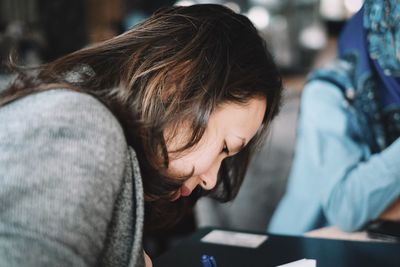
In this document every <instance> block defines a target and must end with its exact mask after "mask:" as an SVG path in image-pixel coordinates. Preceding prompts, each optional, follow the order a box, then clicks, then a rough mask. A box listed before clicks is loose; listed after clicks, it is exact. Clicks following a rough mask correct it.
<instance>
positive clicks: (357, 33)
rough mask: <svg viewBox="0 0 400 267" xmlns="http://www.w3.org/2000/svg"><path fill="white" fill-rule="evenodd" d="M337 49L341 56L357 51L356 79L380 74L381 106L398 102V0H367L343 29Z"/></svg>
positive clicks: (399, 18) (399, 88) (399, 46)
mask: <svg viewBox="0 0 400 267" xmlns="http://www.w3.org/2000/svg"><path fill="white" fill-rule="evenodd" d="M338 50H339V51H338V52H339V57H340V58H346V56H347V55H348V54H352V55H357V66H356V70H355V77H354V78H355V79H356V81H357V80H359V79H363V77H364V75H366V74H368V73H373V74H374V75H376V77H379V79H377V85H378V87H379V88H378V92H379V93H380V99H381V104H382V106H383V108H385V107H390V106H392V105H396V104H400V0H375V1H373V0H367V1H366V2H365V4H364V6H363V8H362V9H361V10H360V11H359V12H358V13H357V14H355V15H354V16H353V18H352V19H350V21H349V22H348V23H347V24H346V27H345V28H344V29H343V31H342V34H341V36H340V38H339V44H338ZM356 83H357V82H356Z"/></svg>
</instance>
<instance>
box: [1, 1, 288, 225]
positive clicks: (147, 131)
mask: <svg viewBox="0 0 400 267" xmlns="http://www.w3.org/2000/svg"><path fill="white" fill-rule="evenodd" d="M15 71H17V72H18V75H17V78H16V79H15V80H14V82H13V83H12V84H11V85H10V86H9V87H8V89H7V90H5V91H3V92H2V93H1V94H0V106H2V105H6V104H8V103H10V102H12V101H14V100H16V99H18V98H21V97H23V96H26V95H29V94H31V93H36V92H40V91H45V90H49V89H55V88H68V89H70V90H75V91H80V92H85V93H87V94H91V95H93V96H95V97H96V98H97V99H99V100H100V101H101V102H102V103H104V105H106V106H107V107H108V108H109V109H110V110H111V111H112V112H113V113H114V114H115V116H116V118H117V119H118V120H119V122H120V123H121V125H122V127H123V129H124V131H125V136H126V140H127V142H128V144H129V145H130V146H132V147H133V148H134V149H135V150H136V152H137V155H138V160H139V163H140V167H141V172H142V176H143V183H144V189H145V193H146V194H147V195H149V196H158V197H159V200H157V201H154V202H152V203H151V206H152V207H153V210H155V211H156V213H155V214H158V215H160V214H165V213H166V212H169V210H167V209H166V206H168V205H175V204H182V203H181V202H185V201H188V200H187V199H181V200H179V201H177V202H176V203H169V201H168V198H169V197H170V195H171V192H173V191H174V190H177V189H178V188H179V187H180V185H181V184H182V182H183V179H176V178H177V177H167V175H166V169H167V167H168V163H169V160H170V159H169V157H168V153H167V149H166V142H168V140H165V138H164V132H165V130H166V129H167V128H169V129H173V131H174V130H178V128H179V126H181V124H182V122H185V123H187V125H189V127H190V129H188V130H189V131H190V133H191V137H190V138H189V139H188V141H187V142H186V143H185V144H182V147H181V149H179V151H177V152H181V151H185V150H186V149H188V148H190V147H193V146H194V145H195V144H196V143H197V142H198V141H199V140H200V139H201V137H202V136H203V133H204V131H205V128H206V126H207V122H208V118H209V116H210V114H211V113H212V112H213V111H214V110H215V109H216V108H217V107H218V105H220V104H221V103H226V102H234V103H243V104H244V103H246V102H247V101H248V100H249V99H251V98H254V97H265V98H266V100H267V103H268V104H267V110H266V113H265V116H264V121H263V126H262V127H261V129H260V131H259V132H258V133H257V134H256V136H255V137H254V138H253V139H252V140H251V141H250V143H249V144H248V145H247V146H246V147H245V148H244V149H243V150H242V151H241V152H240V153H238V154H236V155H235V156H233V157H230V158H227V159H225V160H224V161H223V163H222V165H221V168H220V171H219V177H218V184H217V187H216V189H215V190H214V192H213V196H214V197H216V198H218V199H219V200H221V201H228V200H231V199H232V198H233V197H234V196H235V195H236V194H237V192H238V190H239V187H240V185H241V183H242V180H243V178H244V175H245V172H246V169H247V166H248V163H249V160H250V156H251V155H252V154H253V152H254V150H255V148H256V147H257V145H259V144H260V142H261V141H262V140H263V136H264V135H265V134H266V132H267V126H268V123H269V122H270V121H271V120H272V118H273V117H274V116H275V115H276V114H277V112H278V109H279V104H280V99H281V91H282V83H281V77H280V74H279V72H278V70H277V67H276V65H275V63H274V61H273V59H272V57H271V55H270V53H269V52H268V51H267V48H266V45H265V42H264V40H263V39H262V38H261V37H260V36H259V35H258V33H257V30H256V29H255V27H254V26H253V25H252V23H251V22H250V21H249V20H248V19H247V18H246V17H245V16H243V15H240V14H236V13H234V12H233V11H231V10H230V9H228V8H225V7H223V6H219V5H212V4H206V5H193V6H189V7H170V8H164V9H161V10H159V11H158V12H156V13H155V14H154V15H153V16H151V17H150V18H149V19H147V20H145V21H144V22H143V23H141V24H139V25H137V26H136V27H135V28H133V29H131V30H129V31H127V32H126V33H124V34H122V35H119V36H117V37H115V38H112V39H110V40H107V41H105V42H102V43H98V44H94V45H92V46H90V47H87V48H84V49H81V50H79V51H76V52H74V53H71V54H69V55H66V56H64V57H62V58H60V59H57V60H55V61H53V62H50V63H47V64H44V65H41V66H38V67H36V68H34V69H33V70H29V71H24V70H21V69H18V68H15ZM185 125H186V124H185ZM171 136H174V134H172V135H171ZM188 176H190V174H189V175H188ZM194 198H196V196H194ZM189 201H190V200H189ZM154 207H158V208H155V209H154ZM174 210H175V211H176V209H174ZM160 212H161V213H160ZM171 217H174V215H171ZM165 221H166V220H164V222H165Z"/></svg>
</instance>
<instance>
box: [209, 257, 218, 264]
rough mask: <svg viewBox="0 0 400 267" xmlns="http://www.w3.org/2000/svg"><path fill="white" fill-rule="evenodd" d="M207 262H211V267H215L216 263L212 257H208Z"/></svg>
mask: <svg viewBox="0 0 400 267" xmlns="http://www.w3.org/2000/svg"><path fill="white" fill-rule="evenodd" d="M209 260H210V262H211V265H212V267H217V262H216V261H215V259H214V257H213V256H210V258H209Z"/></svg>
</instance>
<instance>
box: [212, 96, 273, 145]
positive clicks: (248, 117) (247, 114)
mask: <svg viewBox="0 0 400 267" xmlns="http://www.w3.org/2000/svg"><path fill="white" fill-rule="evenodd" d="M266 106H267V103H266V99H265V98H254V99H251V100H249V101H248V102H246V103H244V104H238V103H232V102H229V103H224V104H222V105H220V106H219V107H218V108H217V110H216V111H215V112H213V113H212V114H211V116H210V120H209V126H215V127H218V128H219V129H221V128H222V129H223V130H225V131H228V134H239V135H244V136H243V137H244V138H246V139H247V140H249V139H251V137H252V136H253V135H254V134H255V133H256V132H257V130H258V128H259V127H260V125H261V124H262V121H263V118H264V115H265V111H266Z"/></svg>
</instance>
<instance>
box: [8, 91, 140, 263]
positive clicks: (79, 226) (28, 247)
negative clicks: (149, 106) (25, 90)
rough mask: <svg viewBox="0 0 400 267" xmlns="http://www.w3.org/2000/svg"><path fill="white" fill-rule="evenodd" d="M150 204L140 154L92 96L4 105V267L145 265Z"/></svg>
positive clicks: (62, 94) (50, 94)
mask: <svg viewBox="0 0 400 267" xmlns="http://www.w3.org/2000/svg"><path fill="white" fill-rule="evenodd" d="M143 209H144V207H143V187H142V181H141V177H140V170H139V164H138V161H137V159H136V156H135V153H134V151H133V149H131V148H130V147H128V145H127V143H126V140H125V137H124V133H123V130H122V128H121V125H120V124H119V122H118V121H117V119H116V118H115V117H114V116H113V115H112V113H111V112H110V111H109V110H108V109H107V108H106V107H105V106H104V105H103V104H101V103H100V102H99V101H98V100H96V99H95V98H94V97H92V96H89V95H86V94H82V93H77V92H71V91H68V90H63V89H57V90H51V91H47V92H42V93H36V94H33V95H29V96H27V97H24V98H22V99H19V100H17V101H14V102H12V103H10V104H8V105H6V106H4V107H1V108H0V266H8V267H9V266H11V267H12V266H143V265H144V262H143V251H142V246H141V243H142V229H143V217H144V216H143V214H144V211H143Z"/></svg>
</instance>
